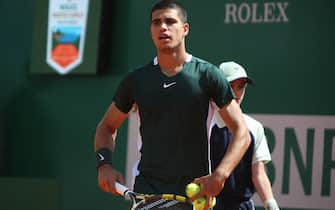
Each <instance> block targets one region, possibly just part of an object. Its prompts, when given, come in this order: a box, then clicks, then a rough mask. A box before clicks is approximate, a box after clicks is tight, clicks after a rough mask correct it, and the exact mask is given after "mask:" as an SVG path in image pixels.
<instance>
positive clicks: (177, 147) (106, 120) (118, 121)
mask: <svg viewBox="0 0 335 210" xmlns="http://www.w3.org/2000/svg"><path fill="white" fill-rule="evenodd" d="M189 27H190V26H189V23H188V21H187V12H186V10H185V8H184V7H183V6H182V5H181V4H180V3H178V2H176V1H173V0H161V1H158V2H157V3H156V4H155V5H154V6H153V8H152V10H151V27H150V29H151V36H152V40H153V43H154V45H155V46H156V48H157V57H155V58H153V59H152V60H151V61H150V62H149V63H147V64H145V65H143V66H142V67H140V68H138V69H136V70H134V71H132V72H130V73H129V74H127V75H126V76H125V78H124V79H123V80H122V81H121V83H120V84H119V86H118V88H117V90H116V92H115V95H114V97H113V101H112V103H111V105H110V106H109V108H108V110H107V111H106V113H105V115H104V116H103V118H102V119H101V121H100V122H99V124H98V126H97V128H96V134H95V152H96V157H97V161H98V183H99V186H100V187H101V189H102V190H103V191H105V192H111V193H114V194H117V192H116V190H115V182H116V181H118V182H120V183H121V184H124V178H123V175H122V174H121V173H120V172H119V171H117V170H116V169H115V167H114V165H113V161H112V153H113V151H114V149H115V141H116V133H117V129H118V128H119V127H120V126H121V125H122V124H123V122H124V121H125V120H126V119H127V117H128V113H129V112H130V110H131V109H132V107H133V106H136V107H137V109H138V112H139V117H140V125H141V126H140V134H141V137H142V147H141V150H140V152H141V160H140V162H139V166H138V170H139V175H138V176H137V177H136V178H135V184H134V191H136V192H139V193H149V194H162V193H172V194H181V195H185V186H186V185H187V184H188V183H190V182H192V181H195V182H197V183H201V184H203V188H202V190H201V191H200V192H199V193H198V194H197V195H195V196H194V197H193V198H194V199H197V198H199V197H202V196H206V198H207V201H206V208H205V209H208V207H209V202H210V201H211V199H212V198H213V196H215V195H217V194H218V193H219V192H220V191H221V190H222V188H223V186H224V185H225V180H226V179H227V178H228V177H229V175H230V174H231V172H232V171H233V169H234V168H235V166H236V165H237V164H238V162H239V161H240V160H241V158H242V156H243V154H244V152H245V151H246V149H247V148H248V146H249V144H250V137H249V133H248V128H247V126H246V122H245V120H244V118H243V116H242V112H241V110H240V107H239V106H238V104H237V103H236V100H235V99H234V95H233V93H232V91H231V89H230V87H229V83H228V81H227V80H226V79H225V77H224V75H223V74H222V72H221V71H219V69H218V68H217V67H216V66H215V65H213V64H211V63H209V62H207V61H205V60H202V59H200V58H197V57H195V56H193V55H191V54H190V53H188V52H187V51H186V48H185V38H186V36H187V35H188V33H189ZM211 103H213V104H215V106H216V107H218V113H220V116H221V117H222V119H223V121H224V122H225V123H226V125H227V126H228V127H229V129H230V130H231V132H232V133H233V136H234V137H233V138H232V141H231V144H230V147H229V149H228V151H227V153H226V155H225V157H224V158H223V160H222V161H221V163H220V164H219V165H218V166H217V169H216V170H215V171H214V172H213V173H211V174H210V173H209V172H210V171H209V161H208V159H209V158H208V156H209V154H208V141H209V139H208V136H209V134H208V130H209V126H210V121H211V119H212V117H213V114H214V112H210V111H209V107H210V104H211ZM184 209H189V208H188V207H185V208H184Z"/></svg>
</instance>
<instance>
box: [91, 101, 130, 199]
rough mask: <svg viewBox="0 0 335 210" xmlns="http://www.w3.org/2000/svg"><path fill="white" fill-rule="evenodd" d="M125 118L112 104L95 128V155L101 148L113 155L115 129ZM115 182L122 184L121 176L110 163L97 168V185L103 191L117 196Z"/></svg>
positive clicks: (125, 115) (126, 115) (124, 114)
mask: <svg viewBox="0 0 335 210" xmlns="http://www.w3.org/2000/svg"><path fill="white" fill-rule="evenodd" d="M127 117H128V114H126V113H123V112H122V111H120V110H119V109H118V108H117V107H116V106H115V103H114V102H113V103H112V104H111V105H110V106H109V108H108V110H107V112H106V113H105V114H104V116H103V118H102V119H101V121H100V122H99V124H98V126H97V128H96V133H95V137H94V151H95V152H96V153H97V152H99V151H101V149H103V148H104V149H105V151H108V152H107V153H109V151H110V155H111V154H112V153H113V151H114V147H115V139H116V135H117V129H118V128H119V127H120V126H121V125H122V123H123V122H124V120H125V119H126V118H127ZM97 155H98V156H97V158H100V156H99V154H97ZM104 158H107V157H103V158H102V159H104ZM116 181H118V182H120V183H121V184H124V178H123V176H122V174H121V173H120V172H118V171H117V170H115V169H114V168H113V164H112V163H111V161H109V162H108V163H106V164H102V165H100V166H99V167H98V184H99V186H100V188H101V189H102V190H103V191H105V192H111V193H113V194H117V192H116V190H115V182H116Z"/></svg>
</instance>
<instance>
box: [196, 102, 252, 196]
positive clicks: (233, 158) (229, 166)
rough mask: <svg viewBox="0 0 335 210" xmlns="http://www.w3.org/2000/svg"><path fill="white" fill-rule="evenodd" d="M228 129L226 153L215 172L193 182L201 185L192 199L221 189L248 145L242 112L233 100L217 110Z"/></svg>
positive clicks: (215, 192)
mask: <svg viewBox="0 0 335 210" xmlns="http://www.w3.org/2000/svg"><path fill="white" fill-rule="evenodd" d="M218 112H219V114H220V116H221V117H222V119H223V121H224V122H225V124H226V125H227V127H228V129H229V130H230V131H231V132H232V141H231V143H230V144H229V146H228V149H227V152H226V153H225V156H224V158H223V159H222V161H221V163H220V164H219V165H218V166H217V168H216V169H215V171H214V172H213V173H212V174H211V175H208V176H204V177H200V178H197V179H195V180H194V182H195V183H197V184H202V186H203V187H202V189H201V191H200V192H199V193H198V194H197V195H195V196H194V197H192V198H194V199H197V198H199V197H202V196H203V195H206V196H207V197H211V196H215V195H217V194H219V193H220V191H221V190H222V189H223V187H224V184H225V181H226V179H227V178H228V177H229V176H230V174H231V173H232V171H233V170H234V168H235V167H236V165H237V164H238V163H239V162H240V160H241V159H242V157H243V155H244V153H245V152H246V150H247V148H248V147H249V144H250V135H249V130H248V128H247V125H246V122H245V120H244V118H243V115H242V111H241V109H240V107H239V106H238V104H237V103H236V101H235V100H231V102H229V103H228V104H226V105H225V106H223V107H222V108H220V109H219V110H218Z"/></svg>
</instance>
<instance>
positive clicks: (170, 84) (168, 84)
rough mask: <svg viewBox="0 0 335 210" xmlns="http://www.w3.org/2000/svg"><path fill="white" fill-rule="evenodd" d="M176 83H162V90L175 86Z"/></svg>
mask: <svg viewBox="0 0 335 210" xmlns="http://www.w3.org/2000/svg"><path fill="white" fill-rule="evenodd" d="M176 83H177V82H171V83H165V82H164V83H163V88H168V87H171V86H173V85H175V84H176Z"/></svg>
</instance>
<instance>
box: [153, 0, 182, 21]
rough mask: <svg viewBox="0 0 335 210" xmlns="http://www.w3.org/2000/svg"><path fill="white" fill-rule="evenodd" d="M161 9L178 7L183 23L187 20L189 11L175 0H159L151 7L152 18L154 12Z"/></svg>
mask: <svg viewBox="0 0 335 210" xmlns="http://www.w3.org/2000/svg"><path fill="white" fill-rule="evenodd" d="M160 9H177V10H178V11H179V16H180V19H181V21H182V22H183V23H186V22H187V11H186V9H185V7H184V6H183V5H182V4H181V3H179V2H177V1H175V0H159V1H158V2H157V3H156V4H155V5H154V6H153V7H152V9H151V14H150V19H151V18H152V13H153V12H154V11H156V10H160Z"/></svg>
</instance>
